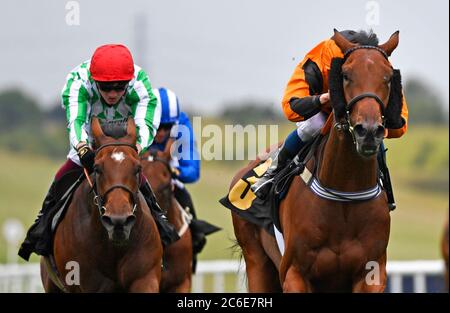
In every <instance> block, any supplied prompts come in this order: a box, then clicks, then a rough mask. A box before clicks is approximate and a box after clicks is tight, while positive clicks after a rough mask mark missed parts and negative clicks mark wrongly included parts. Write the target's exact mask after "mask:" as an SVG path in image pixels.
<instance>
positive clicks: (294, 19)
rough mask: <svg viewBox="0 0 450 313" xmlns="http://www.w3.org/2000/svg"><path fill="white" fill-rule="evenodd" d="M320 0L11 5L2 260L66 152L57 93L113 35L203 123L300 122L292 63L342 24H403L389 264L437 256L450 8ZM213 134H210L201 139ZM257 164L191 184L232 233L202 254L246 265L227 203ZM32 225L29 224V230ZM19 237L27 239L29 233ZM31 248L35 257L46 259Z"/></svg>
mask: <svg viewBox="0 0 450 313" xmlns="http://www.w3.org/2000/svg"><path fill="white" fill-rule="evenodd" d="M345 3H346V4H345V6H344V5H343V4H342V3H341V2H336V1H331V0H328V1H326V0H317V1H313V2H308V3H305V2H303V1H294V0H292V1H291V0H280V1H261V0H246V1H241V0H227V1H208V0H190V1H182V0H165V1H136V0H130V1H127V2H124V1H117V0H108V1H106V0H105V1H100V0H98V1H87V0H79V1H52V0H39V1H33V0H19V1H8V2H5V3H3V4H2V10H1V12H0V41H1V43H2V51H1V58H0V68H1V69H2V75H0V227H2V229H1V231H2V232H1V234H0V263H6V262H10V263H15V262H22V261H21V260H18V259H17V258H16V256H15V254H16V251H17V244H18V243H20V242H21V240H22V239H23V238H24V235H25V233H24V232H25V230H26V229H28V227H29V226H30V225H31V223H32V222H33V220H34V219H35V217H36V215H37V212H38V211H39V209H40V207H41V203H42V200H43V198H44V196H45V194H46V192H47V190H48V187H49V185H50V183H51V181H52V179H53V176H54V174H55V173H56V171H57V169H58V168H59V167H60V166H61V164H62V163H63V162H64V160H65V156H66V153H67V152H68V136H67V132H66V129H65V123H66V121H65V112H64V110H63V109H62V107H61V104H60V92H61V89H62V87H63V85H64V82H65V77H66V75H67V74H68V73H69V71H70V70H71V69H73V68H74V67H75V66H77V65H78V64H80V63H81V62H82V61H84V60H87V59H89V58H90V57H91V55H92V53H93V52H94V50H95V48H96V47H97V46H99V45H102V44H106V43H123V44H125V45H127V46H128V47H129V48H130V50H131V52H132V54H133V57H134V60H135V63H137V64H138V65H140V66H142V67H143V68H144V69H145V70H146V71H147V73H148V74H149V77H150V81H151V83H152V85H153V87H161V86H164V87H168V88H170V89H172V90H173V91H174V92H175V93H176V94H177V95H178V97H179V99H180V102H181V108H182V110H184V111H186V112H188V113H189V114H190V116H191V117H193V116H201V117H202V125H203V126H205V125H211V124H214V125H218V126H219V127H221V128H222V129H223V127H224V126H225V125H227V124H229V125H236V124H240V125H243V126H245V125H278V136H279V140H283V139H284V138H285V136H286V135H287V134H288V133H289V132H291V131H292V130H293V129H294V127H295V125H294V124H293V123H290V122H288V121H287V120H286V119H285V118H284V117H283V116H282V113H281V105H280V102H281V98H282V95H283V92H284V88H285V85H286V83H287V81H288V79H289V78H290V76H291V74H292V72H293V70H294V68H295V66H296V65H297V64H298V63H299V62H300V61H301V60H302V59H303V57H304V55H305V54H306V53H307V52H308V51H309V50H310V49H311V48H312V47H314V46H315V45H316V44H317V43H319V42H320V41H322V40H324V39H326V38H329V37H331V36H332V33H333V28H337V29H338V30H344V29H355V30H359V29H363V30H369V29H373V30H374V32H375V33H377V35H378V37H379V39H380V43H383V42H384V41H386V40H387V39H388V38H389V36H390V35H391V34H392V33H393V32H394V31H396V30H400V44H399V46H398V48H397V49H396V50H395V52H394V53H393V55H392V57H391V62H392V64H393V65H394V67H395V68H399V69H400V70H401V72H402V78H403V86H404V90H405V95H406V99H407V102H408V107H409V111H410V119H409V125H410V126H409V130H408V132H407V134H406V135H404V136H403V137H402V138H400V139H394V140H387V141H386V142H385V144H386V146H387V147H388V149H389V151H388V156H387V158H388V166H389V168H390V170H391V177H392V181H393V185H394V192H395V195H396V200H397V204H398V207H397V209H396V210H395V211H394V212H392V214H391V218H392V224H391V237H390V243H389V250H388V258H389V260H390V261H399V260H438V259H440V258H441V253H440V240H441V236H442V232H443V226H444V223H445V222H446V220H447V219H448V205H449V204H448V187H449V146H448V145H449V143H448V139H449V138H448V137H449V129H448V108H449V96H448V92H449V88H448V86H449V75H448V65H449V64H448V63H449V46H448V45H449V41H448V38H449V37H448V35H449V34H448V32H449V31H448V24H449V16H448V14H449V13H448V5H449V4H448V2H446V1H440V0H430V1H418V0H417V1H407V0H399V1H395V2H394V1H385V0H383V1H361V0H349V1H346V2H345ZM205 139H207V138H205V137H204V138H203V141H204V140H205ZM246 163H247V161H217V160H213V161H203V162H202V168H201V179H200V182H198V183H196V184H195V185H192V186H188V188H189V190H190V191H191V193H192V195H193V199H194V203H195V205H196V207H197V210H198V215H199V217H200V218H201V219H206V220H208V221H210V222H212V223H214V224H216V225H219V226H220V227H222V228H223V231H221V232H220V233H216V234H213V235H211V236H210V237H208V243H207V245H206V247H205V249H204V251H203V252H202V253H201V254H200V260H203V261H205V260H227V259H236V258H237V257H238V256H237V255H236V254H233V252H232V249H231V246H232V244H233V242H232V239H233V238H234V233H233V229H232V224H231V217H230V212H229V211H228V210H227V209H225V208H224V207H222V206H221V205H220V204H219V203H218V200H219V199H220V198H221V197H223V196H224V195H226V193H227V190H228V185H229V183H230V181H231V178H232V177H233V175H234V174H235V172H236V171H237V170H238V169H239V168H240V167H242V166H243V165H245V164H246ZM21 225H22V226H21ZM18 238H19V239H18ZM37 261H38V257H37V256H33V257H32V259H31V262H37Z"/></svg>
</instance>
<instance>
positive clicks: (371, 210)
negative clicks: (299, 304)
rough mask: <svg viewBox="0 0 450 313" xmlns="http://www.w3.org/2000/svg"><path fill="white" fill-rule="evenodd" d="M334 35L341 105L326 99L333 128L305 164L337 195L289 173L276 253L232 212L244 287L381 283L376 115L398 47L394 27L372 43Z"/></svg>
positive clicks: (384, 215)
mask: <svg viewBox="0 0 450 313" xmlns="http://www.w3.org/2000/svg"><path fill="white" fill-rule="evenodd" d="M333 39H334V40H335V42H336V44H337V45H338V46H339V47H340V49H341V50H342V51H343V53H345V52H347V53H345V58H344V59H343V64H342V67H341V69H342V74H341V76H340V77H341V79H342V81H341V82H340V87H341V92H342V93H343V94H342V97H345V105H344V106H343V107H338V106H337V104H336V103H332V105H333V111H334V114H332V115H330V118H329V120H328V122H327V125H328V126H330V125H331V122H333V121H334V127H332V128H331V130H330V132H329V134H328V135H327V136H325V137H324V138H323V140H322V142H321V144H320V145H319V148H318V152H317V153H316V157H315V158H313V159H311V160H310V161H309V162H308V163H307V168H309V169H310V170H312V169H313V168H314V164H316V165H317V169H316V171H313V174H312V175H313V176H312V177H313V178H314V179H315V180H316V181H317V182H320V185H321V186H326V187H324V189H325V190H326V191H328V193H334V192H336V191H339V194H340V195H341V196H340V198H339V197H338V199H339V200H342V201H337V200H336V199H333V198H325V197H324V196H319V195H318V193H315V192H313V190H312V188H310V187H309V186H307V185H306V183H305V182H304V180H307V177H306V175H305V176H304V175H302V176H304V177H305V179H304V180H302V178H301V177H300V176H295V177H294V179H293V181H292V184H291V185H290V187H289V190H288V193H287V195H286V197H285V198H284V200H283V201H282V202H281V204H280V208H279V217H280V224H281V228H282V229H281V231H282V233H283V236H284V244H285V251H284V254H283V255H281V253H280V251H279V249H278V247H277V244H276V241H275V238H274V237H272V236H271V235H269V234H268V233H267V232H266V231H265V230H263V229H262V228H261V227H259V226H256V225H255V224H252V223H250V222H248V221H245V220H243V219H242V218H240V217H239V216H238V215H237V214H235V213H232V218H233V226H234V232H235V235H236V238H237V240H238V243H239V245H240V246H241V247H242V252H243V256H244V259H245V262H246V271H247V277H248V288H249V291H250V292H277V291H284V292H324V291H325V292H327V291H345V292H347V291H348V292H350V291H353V292H382V291H383V290H384V288H385V284H386V248H387V245H388V239H389V231H390V215H389V209H388V203H387V197H386V194H385V192H384V191H383V190H381V189H380V188H379V186H378V178H377V159H376V155H377V153H378V149H379V146H380V144H381V142H382V140H383V137H384V135H385V127H384V116H383V115H384V114H383V113H384V112H385V111H386V110H387V106H388V105H387V103H388V100H389V99H390V84H389V82H390V78H391V77H392V75H393V69H392V67H391V64H390V63H389V62H388V60H387V56H389V55H390V54H391V53H392V51H393V50H394V49H395V48H396V47H397V45H398V32H396V33H394V35H392V36H391V38H390V39H389V40H388V41H387V42H386V43H385V44H383V45H380V46H378V47H367V46H360V47H356V45H355V44H353V43H351V42H349V41H348V40H346V39H345V38H344V37H343V36H342V35H341V34H339V32H337V31H335V35H334V37H333ZM330 75H331V73H330ZM330 89H331V82H330ZM342 89H343V91H342ZM330 93H331V99H332V102H335V98H336V97H335V95H334V94H333V93H332V90H330ZM343 100H344V99H343ZM347 103H348V104H347ZM316 160H317V161H316ZM256 164H258V160H256V161H255V162H252V163H251V164H249V165H248V166H247V167H246V168H244V169H242V170H241V171H240V172H239V173H238V174H237V175H236V176H235V178H234V179H233V182H232V184H231V186H233V185H234V184H235V183H236V182H237V180H238V179H239V178H240V177H242V175H243V174H244V173H246V172H247V171H248V170H249V169H251V168H252V167H254V166H255V165H256ZM307 181H309V182H311V180H307ZM374 186H375V187H374ZM376 187H377V188H376ZM373 188H375V189H373ZM372 189H373V190H375V191H376V194H375V195H374V196H373V197H372V198H369V199H365V201H357V200H354V198H351V197H350V196H349V197H348V198H346V197H345V196H342V194H344V192H345V193H348V194H349V195H350V194H351V193H352V195H353V193H356V192H359V191H366V190H372ZM371 261H373V262H371Z"/></svg>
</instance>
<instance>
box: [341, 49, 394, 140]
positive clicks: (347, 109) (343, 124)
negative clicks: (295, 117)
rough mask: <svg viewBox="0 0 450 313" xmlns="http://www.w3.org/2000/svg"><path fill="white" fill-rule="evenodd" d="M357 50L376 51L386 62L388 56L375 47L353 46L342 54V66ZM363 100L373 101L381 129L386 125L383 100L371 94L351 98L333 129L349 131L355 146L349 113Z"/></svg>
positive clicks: (365, 93) (366, 93)
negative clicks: (378, 109) (375, 104)
mask: <svg viewBox="0 0 450 313" xmlns="http://www.w3.org/2000/svg"><path fill="white" fill-rule="evenodd" d="M358 49H372V50H377V51H378V52H380V53H381V54H382V55H383V56H384V58H385V59H386V60H388V55H387V53H386V52H385V51H384V50H383V49H381V48H379V47H376V46H368V45H362V46H355V47H353V48H350V49H348V50H347V51H345V53H344V62H343V63H342V64H344V63H345V62H346V60H347V59H348V57H349V55H350V54H351V53H352V52H354V51H355V50H358ZM364 98H372V99H374V100H375V101H376V102H377V103H378V104H379V106H380V111H381V120H382V125H383V127H385V124H386V119H385V108H386V104H385V103H384V102H383V100H381V99H380V97H378V95H376V94H374V93H373V92H364V93H362V94H360V95H357V96H355V97H353V98H352V99H351V100H350V101H349V102H348V103H347V104H346V106H345V117H344V119H343V120H341V121H339V122H336V123H335V124H334V127H335V128H336V129H337V130H342V131H349V132H350V134H351V135H352V139H353V143H354V144H356V137H355V132H354V128H353V125H352V124H351V122H350V113H351V112H352V109H353V107H354V106H355V104H356V103H357V102H358V101H360V100H362V99H364Z"/></svg>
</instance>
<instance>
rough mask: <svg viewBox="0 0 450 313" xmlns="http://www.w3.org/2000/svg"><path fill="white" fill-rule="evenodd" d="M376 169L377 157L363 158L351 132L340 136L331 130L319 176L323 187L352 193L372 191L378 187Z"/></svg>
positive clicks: (323, 153)
mask: <svg viewBox="0 0 450 313" xmlns="http://www.w3.org/2000/svg"><path fill="white" fill-rule="evenodd" d="M376 168H377V160H376V157H372V158H370V159H364V158H363V157H362V156H360V155H359V154H358V153H357V152H356V147H355V145H354V144H353V141H352V138H351V135H350V134H349V133H348V132H347V133H345V134H338V131H337V130H336V129H335V128H334V127H332V128H331V131H330V135H329V137H328V140H327V142H326V144H325V147H324V149H323V151H322V160H321V161H320V165H319V171H318V175H317V177H318V179H319V181H320V183H321V184H322V185H323V186H325V187H328V188H331V189H335V190H339V191H349V192H350V191H359V190H365V189H369V188H372V187H374V186H375V185H376V183H377V171H376Z"/></svg>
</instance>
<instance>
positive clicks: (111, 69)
mask: <svg viewBox="0 0 450 313" xmlns="http://www.w3.org/2000/svg"><path fill="white" fill-rule="evenodd" d="M61 96H62V107H63V108H64V109H65V110H66V116H67V130H68V133H69V141H70V151H69V154H68V156H67V161H66V162H65V163H64V164H63V165H62V167H61V168H60V169H59V170H58V172H57V173H56V175H55V180H54V182H53V183H52V185H51V187H50V190H49V192H48V194H47V196H46V197H45V200H44V203H43V206H42V209H41V211H40V212H39V215H38V218H37V220H36V221H35V223H34V224H33V225H32V226H31V228H30V230H29V231H28V235H27V239H26V240H25V242H24V244H22V248H23V249H21V250H22V252H24V253H25V255H26V254H28V256H29V254H30V253H31V252H33V251H34V252H36V250H33V251H30V248H31V249H35V248H34V247H32V246H33V244H34V243H35V242H33V238H34V237H35V236H36V234H35V235H34V236H33V235H32V233H33V229H35V228H36V227H37V225H38V224H39V222H40V220H41V216H42V215H44V214H47V212H48V211H49V210H50V209H51V208H52V207H53V206H54V204H55V203H56V202H57V201H58V200H59V199H57V198H56V196H55V189H56V188H55V186H56V183H57V182H58V180H59V179H60V178H61V177H63V176H64V174H65V173H67V172H69V171H71V170H74V169H80V170H81V168H82V167H84V168H85V169H87V170H88V172H89V173H91V172H92V171H93V166H94V157H95V152H94V151H93V149H92V145H91V144H92V142H93V137H92V133H91V127H90V124H91V123H90V122H91V118H92V117H93V116H96V117H98V118H99V120H100V122H102V123H105V122H110V121H115V120H124V119H126V118H128V117H129V116H132V117H133V118H134V121H135V124H136V129H137V131H136V133H137V143H136V148H137V151H138V153H142V152H143V151H145V150H146V149H147V148H148V147H149V146H150V144H151V143H152V142H153V139H154V136H155V134H156V130H157V129H158V126H159V120H160V115H161V110H160V108H159V107H158V105H157V100H156V97H155V96H154V95H153V93H152V87H151V85H150V81H149V78H148V76H147V74H146V73H145V72H144V70H143V69H141V68H140V67H139V66H137V65H135V64H134V62H133V58H132V56H131V53H130V51H129V50H128V48H127V47H125V46H123V45H120V44H108V45H103V46H100V47H98V48H97V49H96V50H95V52H94V54H93V56H92V58H91V59H90V60H88V61H85V62H83V63H81V64H80V65H79V66H77V67H76V68H75V69H73V70H72V71H71V72H70V73H69V75H68V76H67V78H66V84H65V86H64V88H63V89H62V95H61ZM140 190H141V192H142V194H143V195H144V198H145V199H146V200H147V202H148V204H149V207H150V208H151V211H152V214H153V216H154V217H155V221H156V223H157V225H158V228H159V230H160V233H162V234H161V239H162V241H163V243H165V244H168V243H170V242H171V241H173V240H175V239H176V238H177V236H174V233H175V234H176V232H175V231H174V228H173V226H171V224H169V222H168V221H167V219H166V217H165V216H164V215H163V212H162V210H161V209H160V208H159V206H158V205H157V204H156V201H154V200H153V199H155V198H154V195H153V192H152V190H151V188H150V185H149V183H148V182H147V181H146V179H145V178H144V179H143V181H142V182H141V186H140ZM30 235H31V236H30ZM165 236H167V238H166V237H165ZM19 254H20V255H23V254H21V253H20V252H19Z"/></svg>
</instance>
